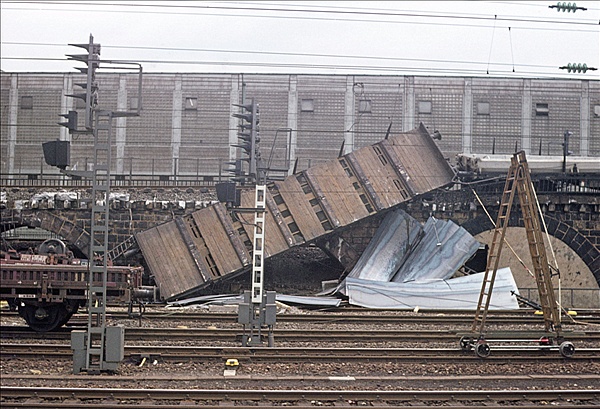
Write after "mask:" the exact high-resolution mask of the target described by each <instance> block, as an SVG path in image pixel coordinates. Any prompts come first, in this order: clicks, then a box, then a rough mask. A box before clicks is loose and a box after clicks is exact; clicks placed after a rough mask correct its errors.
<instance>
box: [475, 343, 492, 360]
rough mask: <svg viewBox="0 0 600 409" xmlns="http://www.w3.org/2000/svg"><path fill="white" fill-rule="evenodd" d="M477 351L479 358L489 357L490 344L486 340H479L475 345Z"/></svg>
mask: <svg viewBox="0 0 600 409" xmlns="http://www.w3.org/2000/svg"><path fill="white" fill-rule="evenodd" d="M475 353H476V354H477V356H478V357H479V358H487V357H488V356H490V346H489V345H488V344H487V343H486V342H485V341H484V342H478V343H477V345H476V346H475Z"/></svg>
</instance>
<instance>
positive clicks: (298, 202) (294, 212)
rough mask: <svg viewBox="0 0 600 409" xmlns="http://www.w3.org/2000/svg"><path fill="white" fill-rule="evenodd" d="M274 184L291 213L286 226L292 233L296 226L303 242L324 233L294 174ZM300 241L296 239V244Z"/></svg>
mask: <svg viewBox="0 0 600 409" xmlns="http://www.w3.org/2000/svg"><path fill="white" fill-rule="evenodd" d="M275 185H276V186H277V188H278V190H279V194H280V195H281V197H282V198H283V201H284V202H285V205H286V206H287V209H288V211H289V212H290V214H291V220H288V222H289V223H288V228H289V229H290V231H292V233H294V231H295V229H296V228H297V229H298V230H299V231H300V233H301V236H302V239H303V241H304V242H307V241H310V240H313V239H315V238H317V237H319V236H321V235H323V234H325V232H326V231H325V229H324V228H323V226H322V224H321V222H320V221H319V219H318V217H317V214H316V213H315V210H314V209H313V205H312V204H311V203H310V200H307V193H306V192H305V191H304V190H303V187H302V186H300V183H299V182H298V179H297V178H296V176H295V175H293V176H290V177H288V178H287V179H285V180H284V181H283V182H276V183H275ZM290 225H291V226H290ZM301 242H302V241H298V240H297V241H296V243H297V244H299V243H301Z"/></svg>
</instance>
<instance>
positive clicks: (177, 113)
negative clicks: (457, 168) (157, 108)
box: [171, 75, 183, 174]
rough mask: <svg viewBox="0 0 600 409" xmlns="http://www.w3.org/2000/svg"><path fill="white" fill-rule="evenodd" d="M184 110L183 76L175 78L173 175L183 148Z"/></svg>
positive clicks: (172, 129) (172, 134) (172, 133)
mask: <svg viewBox="0 0 600 409" xmlns="http://www.w3.org/2000/svg"><path fill="white" fill-rule="evenodd" d="M182 110H183V91H182V90H181V75H177V76H176V77H175V89H174V90H173V114H172V119H171V127H172V128H171V152H172V157H173V164H172V166H171V173H172V174H175V172H176V171H177V167H178V166H179V163H178V162H179V148H180V147H181V113H182V112H181V111H182Z"/></svg>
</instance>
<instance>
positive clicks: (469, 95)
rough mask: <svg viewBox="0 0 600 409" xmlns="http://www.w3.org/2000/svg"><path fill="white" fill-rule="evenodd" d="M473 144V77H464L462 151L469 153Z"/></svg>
mask: <svg viewBox="0 0 600 409" xmlns="http://www.w3.org/2000/svg"><path fill="white" fill-rule="evenodd" d="M472 146H473V79H472V78H465V83H464V88H463V118H462V152H463V153H471V148H472Z"/></svg>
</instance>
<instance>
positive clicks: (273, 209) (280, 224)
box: [266, 192, 295, 247]
mask: <svg viewBox="0 0 600 409" xmlns="http://www.w3.org/2000/svg"><path fill="white" fill-rule="evenodd" d="M266 203H267V208H268V209H269V213H270V214H271V216H272V217H273V221H274V223H276V224H277V228H278V229H279V232H280V234H281V236H282V238H283V240H284V242H285V243H286V245H287V246H288V247H292V246H293V245H294V243H295V240H294V236H293V235H292V232H291V231H290V229H289V227H288V226H287V224H286V222H285V219H284V217H283V216H282V215H281V212H280V211H279V207H278V206H277V203H275V200H273V196H272V195H271V193H270V192H268V193H267V198H266Z"/></svg>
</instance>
